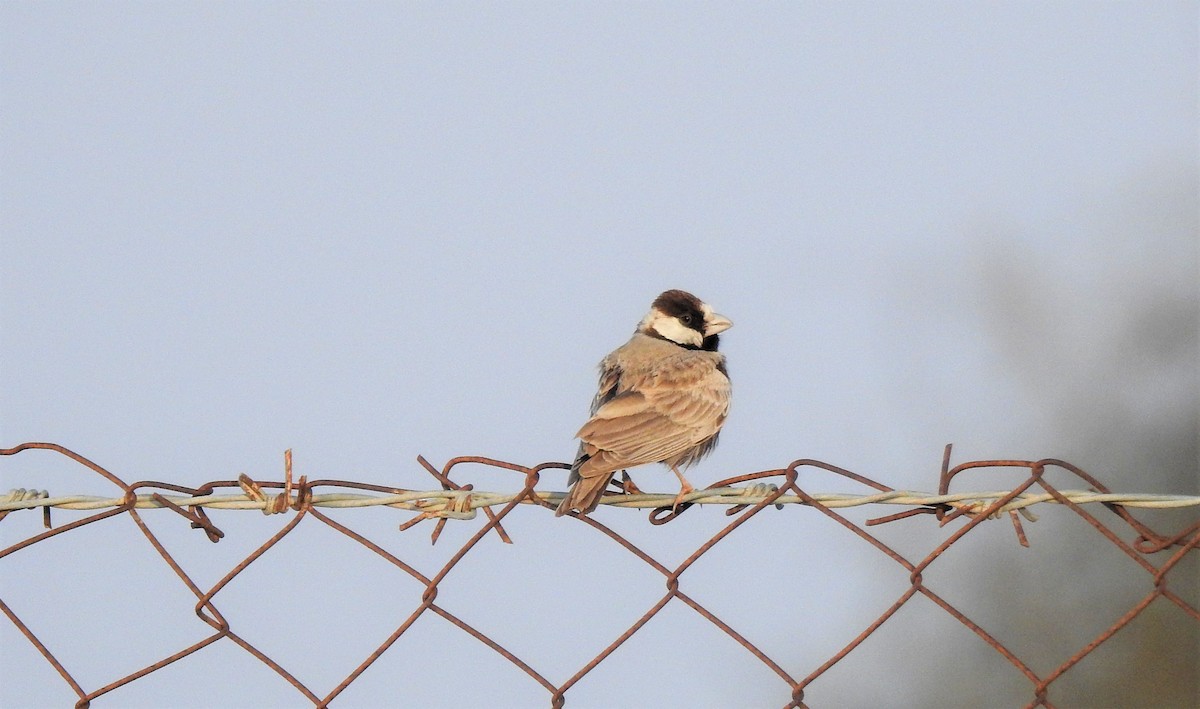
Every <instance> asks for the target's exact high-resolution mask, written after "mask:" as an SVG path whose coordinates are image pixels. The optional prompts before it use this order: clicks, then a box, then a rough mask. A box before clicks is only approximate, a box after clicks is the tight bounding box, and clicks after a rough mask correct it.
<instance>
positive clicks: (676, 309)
mask: <svg viewBox="0 0 1200 709" xmlns="http://www.w3.org/2000/svg"><path fill="white" fill-rule="evenodd" d="M650 307H652V308H654V309H656V310H658V311H659V312H661V313H663V314H664V315H668V316H670V317H673V318H676V319H678V320H679V322H680V323H682V324H683V325H684V326H685V327H687V328H688V329H691V330H695V331H696V332H698V333H700V334H701V335H703V334H704V302H703V301H701V300H700V299H699V298H697V297H696V296H694V295H692V294H691V293H688V292H687V291H683V290H678V289H672V290H668V291H663V292H662V294H661V295H659V296H658V297H657V298H655V299H654V302H653V303H651V304H650ZM654 334H655V335H658V333H654ZM659 336H660V337H661V335H659ZM719 342H720V336H718V335H709V336H708V337H705V338H704V341H703V343H702V344H701V345H700V346H699V347H695V346H694V345H692V346H689V345H680V346H681V347H686V348H687V349H702V350H708V351H710V352H716V351H717V345H718V343H719ZM677 344H678V343H677Z"/></svg>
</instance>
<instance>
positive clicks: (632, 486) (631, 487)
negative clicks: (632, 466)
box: [621, 470, 642, 495]
mask: <svg viewBox="0 0 1200 709" xmlns="http://www.w3.org/2000/svg"><path fill="white" fill-rule="evenodd" d="M621 491H622V492H624V493H625V494H626V495H641V494H642V489H641V488H640V487H638V486H637V483H635V482H634V481H633V478H631V477H629V473H627V472H625V471H624V470H622V471H621Z"/></svg>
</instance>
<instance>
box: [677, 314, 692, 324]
mask: <svg viewBox="0 0 1200 709" xmlns="http://www.w3.org/2000/svg"><path fill="white" fill-rule="evenodd" d="M679 319H680V321H682V322H683V324H684V325H691V324H692V314H691V313H684V314H683V315H680V316H679Z"/></svg>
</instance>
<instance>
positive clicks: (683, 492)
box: [671, 480, 696, 512]
mask: <svg viewBox="0 0 1200 709" xmlns="http://www.w3.org/2000/svg"><path fill="white" fill-rule="evenodd" d="M695 491H696V488H694V487H692V484H691V483H689V482H688V481H686V480H684V481H683V487H681V488H679V494H678V495H676V496H675V504H673V505H671V511H672V512H678V511H679V506H680V505H682V504H683V498H685V497H687V496H688V494H689V493H692V492H695Z"/></svg>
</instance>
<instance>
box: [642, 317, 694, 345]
mask: <svg viewBox="0 0 1200 709" xmlns="http://www.w3.org/2000/svg"><path fill="white" fill-rule="evenodd" d="M654 329H655V330H656V331H657V332H658V334H660V335H662V336H663V337H665V338H667V339H668V340H671V341H672V342H678V343H679V344H681V345H694V346H696V347H699V346H700V343H701V342H703V341H704V338H703V337H702V336H701V335H700V333H698V332H696V331H695V330H693V329H691V328H690V327H685V326H684V324H683V323H681V322H679V320H677V319H676V318H667V317H662V318H656V319H655V320H654Z"/></svg>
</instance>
